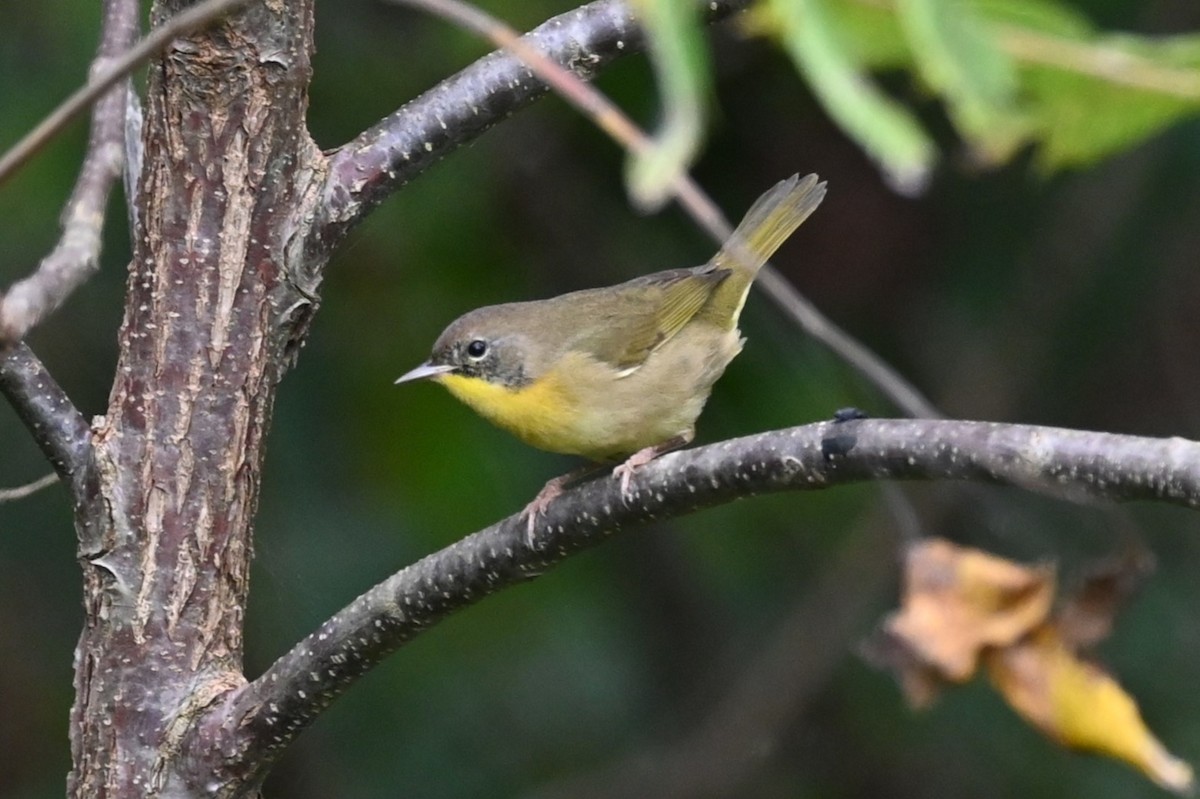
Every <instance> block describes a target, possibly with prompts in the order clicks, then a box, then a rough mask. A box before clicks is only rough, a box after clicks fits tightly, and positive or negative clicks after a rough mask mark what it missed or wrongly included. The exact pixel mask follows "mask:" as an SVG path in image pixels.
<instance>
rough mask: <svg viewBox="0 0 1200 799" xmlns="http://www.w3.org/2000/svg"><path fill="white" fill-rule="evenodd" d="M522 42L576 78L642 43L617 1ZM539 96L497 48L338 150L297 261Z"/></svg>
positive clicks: (517, 64)
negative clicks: (303, 248)
mask: <svg viewBox="0 0 1200 799" xmlns="http://www.w3.org/2000/svg"><path fill="white" fill-rule="evenodd" d="M704 5H705V8H706V9H707V10H708V14H709V18H710V19H712V20H716V19H721V18H723V17H726V16H728V15H729V14H731V13H732V12H734V11H737V10H740V9H742V8H745V7H746V6H748V5H749V2H748V1H747V0H711V2H709V1H708V0H706V2H705V3H704ZM522 38H523V39H524V41H526V42H528V43H529V44H531V45H532V46H534V47H535V48H537V50H538V51H539V52H542V53H544V54H545V55H546V56H548V57H549V58H551V59H552V60H553V61H555V62H556V63H558V64H560V65H561V66H563V67H565V68H567V69H569V70H570V71H571V72H573V73H574V74H576V75H578V76H579V77H581V78H583V79H584V80H591V79H592V78H593V77H595V75H596V74H597V73H598V72H600V70H601V69H603V68H604V67H605V66H607V65H609V64H611V63H612V62H613V61H615V60H616V59H617V58H619V57H621V56H623V55H628V54H630V53H636V52H638V51H640V50H641V49H642V48H643V46H644V38H643V34H642V31H641V29H640V28H639V27H638V25H637V24H636V22H635V21H634V18H633V14H632V12H631V11H630V9H629V6H628V4H627V3H626V2H623V0H597V1H596V2H593V3H589V4H587V5H585V6H581V7H580V8H577V9H575V10H573V11H569V12H567V13H565V14H560V15H559V16H557V17H553V18H552V19H550V20H548V21H546V22H545V23H543V24H542V25H539V26H538V27H537V28H534V29H533V30H532V31H530V32H529V33H528V34H526V35H525V36H524V37H522ZM547 91H548V87H547V86H546V84H545V83H544V82H542V81H541V80H540V79H539V78H537V77H536V76H534V75H533V73H532V72H531V71H530V70H529V68H528V67H527V66H525V65H524V64H523V63H522V62H521V60H520V59H518V58H516V57H515V56H513V55H512V54H510V53H507V52H503V51H497V52H494V53H491V54H489V55H487V56H485V57H483V58H481V59H480V60H478V61H476V62H475V63H474V64H472V65H471V66H469V67H467V68H466V69H464V70H462V71H461V72H459V73H458V74H456V75H454V76H452V77H450V78H447V79H446V80H444V81H442V82H441V83H439V84H438V85H437V86H435V87H434V88H432V89H430V90H429V91H427V92H425V93H424V94H422V95H421V96H420V97H418V98H416V99H415V100H412V101H411V102H409V103H407V104H405V105H404V106H403V107H402V108H400V109H399V110H398V111H396V112H395V113H393V114H391V115H390V116H388V117H385V118H384V119H382V120H380V121H379V122H378V123H377V124H376V125H374V126H373V127H371V128H369V129H368V130H365V131H363V133H362V134H360V135H359V136H358V137H357V138H355V139H354V140H353V141H351V142H348V143H347V144H345V145H343V146H342V147H341V148H339V149H338V151H337V152H336V153H334V154H333V155H332V156H330V159H329V173H328V177H327V179H326V184H325V190H324V198H323V201H322V202H321V206H320V209H319V211H318V216H317V218H316V220H315V221H314V223H313V226H312V228H311V229H310V231H311V232H310V234H309V239H308V241H307V243H306V245H305V256H306V257H305V263H308V264H321V263H324V262H325V259H326V258H327V256H328V254H329V253H330V252H331V251H332V250H333V249H334V248H335V247H336V246H337V245H338V244H339V243H340V242H341V241H342V240H343V239H344V238H345V237H346V235H347V234H348V233H349V232H350V230H351V229H353V227H354V226H355V225H357V224H358V223H359V222H361V221H362V220H363V219H364V218H365V217H366V215H367V214H368V213H369V212H370V211H371V209H372V208H374V207H375V206H377V205H378V204H379V203H381V202H382V201H383V200H384V199H386V198H387V197H388V196H389V195H391V194H392V192H394V191H396V190H397V189H399V188H400V187H401V186H403V185H404V184H405V183H407V182H408V181H410V180H412V179H413V178H414V177H416V176H417V175H419V174H420V173H421V172H423V171H425V169H427V168H428V167H429V166H430V165H431V164H433V163H435V162H436V161H438V160H440V159H441V158H443V157H445V156H446V155H447V154H448V153H450V152H452V151H453V150H455V149H456V148H458V147H461V146H463V145H464V144H467V143H469V142H471V141H473V140H474V139H476V138H477V137H478V136H480V135H481V134H482V133H484V132H485V131H486V130H488V129H489V128H491V127H492V126H493V125H495V124H496V123H498V122H501V121H503V120H504V119H506V118H507V117H509V116H510V115H512V114H513V113H514V112H515V111H518V110H520V109H521V108H524V107H525V106H527V105H529V104H530V103H532V102H533V101H534V100H537V99H538V98H539V97H541V96H542V95H544V94H545V93H546V92H547Z"/></svg>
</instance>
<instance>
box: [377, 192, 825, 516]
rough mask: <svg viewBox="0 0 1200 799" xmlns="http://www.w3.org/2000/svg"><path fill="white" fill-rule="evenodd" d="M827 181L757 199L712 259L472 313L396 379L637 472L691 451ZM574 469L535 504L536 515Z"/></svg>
mask: <svg viewBox="0 0 1200 799" xmlns="http://www.w3.org/2000/svg"><path fill="white" fill-rule="evenodd" d="M824 197H825V184H824V183H819V182H817V176H816V175H809V176H807V177H805V178H803V179H801V178H800V177H799V176H798V175H793V176H792V177H791V178H789V179H787V180H784V181H782V182H780V183H778V184H776V185H775V186H774V187H773V188H771V189H770V190H769V191H768V192H767V193H766V194H764V195H763V196H762V197H760V198H759V199H758V200H757V201H756V202H755V203H754V205H753V206H751V208H750V210H749V211H747V212H746V216H745V218H744V219H743V220H742V222H741V224H740V225H738V228H737V230H735V231H734V232H733V235H732V236H730V238H729V240H728V241H727V242H725V244H724V246H722V247H721V250H720V251H719V252H718V253H717V254H716V255H714V256H713V257H712V259H711V260H709V262H708V263H707V264H704V265H703V266H697V267H693V268H690V269H669V270H666V271H663V272H655V273H654V274H650V275H645V276H643V277H639V278H635V279H633V280H630V281H628V282H625V283H620V284H618V285H615V286H608V287H605V288H596V289H585V290H584V291H574V292H571V293H570V294H563V295H561V296H559V297H551V298H550V299H546V300H534V301H532V302H514V303H506V304H504V305H491V306H487V307H485V308H477V309H476V310H474V311H471V312H469V313H466V314H464V315H462V316H460V317H459V318H458V319H456V320H455V321H454V322H453V323H451V325H450V326H449V327H447V328H446V330H445V331H444V332H443V333H442V334H441V336H439V337H438V340H437V341H436V342H435V343H434V345H433V354H432V355H431V356H430V357H429V360H427V361H426V362H425V363H423V364H421V365H420V366H418V367H417V368H415V369H413V370H412V371H410V372H408V373H406V374H404V375H403V376H401V377H400V378H399V379H397V380H396V382H397V383H404V382H406V381H409V380H418V379H421V378H430V379H431V380H434V381H435V382H438V383H441V384H442V385H443V386H445V387H446V388H447V389H449V391H450V393H451V394H453V395H454V396H455V397H457V398H458V399H459V400H461V401H462V402H465V403H466V404H467V405H469V406H470V407H471V408H473V409H474V410H475V411H476V412H478V413H479V414H480V415H481V416H483V417H484V418H486V419H488V420H489V421H491V422H493V423H494V424H496V425H498V426H500V427H502V428H504V429H505V430H508V431H509V432H511V433H513V434H514V435H515V436H517V438H519V439H521V440H522V441H524V442H525V443H527V444H531V445H533V446H535V447H538V448H540V449H545V450H549V451H551V452H561V453H565V454H568V455H582V456H583V457H585V458H589V459H591V460H593V461H610V460H616V459H620V458H625V460H624V462H622V463H621V464H619V465H618V466H617V467H616V468H615V469H614V470H613V474H614V475H615V476H618V477H620V479H621V491H622V493H623V494H624V495H625V496H628V495H629V480H630V478H631V477H632V475H633V472H634V470H635V469H636V468H638V467H639V466H642V465H644V464H646V463H648V462H650V461H651V460H653V459H654V458H656V457H658V456H659V455H661V454H663V453H664V452H668V451H670V450H672V449H676V448H678V447H682V446H685V445H686V444H688V443H689V442H691V440H692V437H693V436H694V435H695V424H696V418H697V417H699V416H700V412H701V411H702V410H703V409H704V403H705V402H706V401H707V400H708V395H709V393H710V392H711V391H712V386H713V383H715V382H716V381H717V378H719V377H720V376H721V373H722V372H724V371H725V367H726V366H728V365H729V362H730V361H732V360H733V358H734V356H736V355H737V354H738V353H739V352H741V349H742V343H743V341H744V339H742V337H741V333H740V332H739V331H738V329H737V323H738V316H739V315H740V314H741V312H742V305H743V304H744V303H745V301H746V293H747V292H748V291H749V289H750V284H751V283H752V282H753V281H754V278H755V276H756V275H757V274H758V270H759V269H760V268H761V267H762V265H763V264H764V263H766V261H767V259H768V258H769V257H770V256H771V254H772V253H774V252H775V250H776V249H777V248H778V247H779V245H780V244H782V243H783V242H784V240H785V239H786V238H787V237H788V236H790V235H791V233H792V231H794V230H795V229H796V228H797V227H798V226H799V225H800V223H801V222H803V221H804V220H805V219H806V218H807V217H808V215H809V214H811V213H812V212H813V210H814V209H815V208H816V207H817V205H819V204H820V202H821V200H822V199H824ZM576 476H577V474H576V473H575V472H572V473H570V474H567V475H564V476H562V477H558V478H555V479H554V480H551V481H550V482H548V483H547V484H546V486H545V488H543V489H542V490H541V492H540V493H539V494H538V495H537V497H536V498H535V499H534V500H533V502H531V503H530V504H529V506H528V507H526V509H525V511H524V513H525V515H526V516H527V517H528V520H529V533H530V536H531V537H532V534H533V528H534V524H535V522H536V519H537V517H538V515H539V514H540V513H542V512H543V511H544V510H545V508H546V506H547V505H548V504H549V503H550V501H551V500H552V499H554V497H556V496H558V495H559V494H561V493H562V491H563V487H564V486H565V485H566V483H568V482H569V481H570V480H572V479H574V478H575V477H576Z"/></svg>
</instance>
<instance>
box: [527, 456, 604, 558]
mask: <svg viewBox="0 0 1200 799" xmlns="http://www.w3.org/2000/svg"><path fill="white" fill-rule="evenodd" d="M602 468H605V467H604V466H603V464H595V463H589V464H588V465H587V466H580V467H579V468H578V469H572V470H571V471H569V472H567V473H566V474H562V475H559V476H558V477H555V478H554V479H553V480H550V481H549V482H547V483H546V485H544V486H542V490H541V491H539V492H538V493H537V496H536V497H534V498H533V501H532V502H530V503H529V504H528V505H526V506H525V510H523V511H521V517H520V518H524V519H526V522H527V526H526V528H525V543H526V544H528V545H529V546H533V534H534V527H535V525H537V520H538V517H539V516H542V515H544V514H545V513H546V508H548V507H550V503H551V502H553V501H554V500H555V499H557V498H558V497H559V496H560V495H561V494H562V493H563V491H565V490H566V488H567V486H568V485H570V484H571V483H574V482H575V481H576V480H580V479H582V478H584V477H587V476H588V475H589V474H592V473H593V472H596V471H598V470H599V469H602Z"/></svg>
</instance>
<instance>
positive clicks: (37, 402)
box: [0, 344, 92, 497]
mask: <svg viewBox="0 0 1200 799" xmlns="http://www.w3.org/2000/svg"><path fill="white" fill-rule="evenodd" d="M0 393H2V394H4V396H5V397H7V398H8V401H9V403H11V404H12V406H13V408H14V409H15V410H16V412H17V416H19V417H20V418H21V421H22V422H24V423H25V427H26V428H28V430H29V432H30V433H32V434H33V440H34V441H35V442H37V445H38V446H39V447H40V448H41V450H42V452H43V453H44V454H45V455H46V459H47V460H49V461H50V464H51V465H52V466H53V467H54V471H55V472H57V473H58V476H59V477H61V478H62V479H63V481H64V482H65V483H67V484H68V485H70V486H71V489H72V492H73V493H75V495H76V496H77V497H78V496H80V493H79V492H80V491H81V490H82V488H81V478H82V476H83V474H84V471H85V468H84V467H85V466H86V465H87V463H88V458H89V455H90V452H91V446H92V445H91V431H90V429H89V428H88V423H87V420H86V419H84V418H83V414H81V413H80V412H79V411H78V410H76V409H75V406H74V405H72V404H71V400H70V398H68V397H67V395H66V392H64V391H63V390H62V389H61V388H60V387H59V385H58V383H56V382H54V378H53V377H51V376H50V373H49V372H47V371H46V367H45V366H43V365H42V362H41V361H40V360H38V357H37V356H36V355H34V354H33V351H32V350H30V349H29V347H27V346H25V345H24V344H17V345H16V346H14V347H13V349H12V350H11V351H10V352H8V353H7V354H0Z"/></svg>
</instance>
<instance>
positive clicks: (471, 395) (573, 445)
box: [436, 374, 591, 457]
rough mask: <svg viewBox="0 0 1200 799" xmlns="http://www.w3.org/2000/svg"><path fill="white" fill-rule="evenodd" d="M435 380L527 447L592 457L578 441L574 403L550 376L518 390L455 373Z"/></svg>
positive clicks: (576, 411) (554, 378) (555, 378)
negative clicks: (527, 445)
mask: <svg viewBox="0 0 1200 799" xmlns="http://www.w3.org/2000/svg"><path fill="white" fill-rule="evenodd" d="M436 379H437V381H438V382H440V383H441V384H442V385H444V386H445V387H446V388H447V389H449V391H450V393H451V394H453V395H454V396H455V397H457V398H458V399H459V400H460V401H461V402H463V403H465V404H467V405H469V406H470V407H471V408H472V409H474V410H475V412H476V413H478V414H479V415H480V416H482V417H484V418H485V419H487V420H488V421H490V422H492V424H495V425H496V426H497V427H502V428H504V429H505V430H507V431H508V432H510V433H512V434H513V435H515V436H516V437H517V438H519V439H521V440H522V441H524V442H525V443H526V444H529V445H531V446H534V447H538V448H539V449H544V450H549V451H550V452H563V453H568V454H573V455H574V454H577V455H585V456H589V457H590V456H591V452H590V451H589V444H588V442H586V441H581V440H580V438H581V436H580V432H579V430H578V427H579V424H578V422H579V419H578V417H579V408H578V406H577V403H576V402H575V399H574V397H573V396H572V395H571V394H570V392H568V391H566V390H565V389H564V387H563V383H562V380H560V379H558V378H557V377H556V376H555V375H553V374H551V375H547V376H543V377H541V378H539V379H538V380H535V381H534V382H532V383H530V384H529V385H527V386H521V387H518V388H509V387H507V386H503V385H499V384H497V383H490V382H488V381H487V380H483V379H481V378H478V377H467V376H465V375H456V374H447V375H441V376H439V377H438V378H436Z"/></svg>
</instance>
